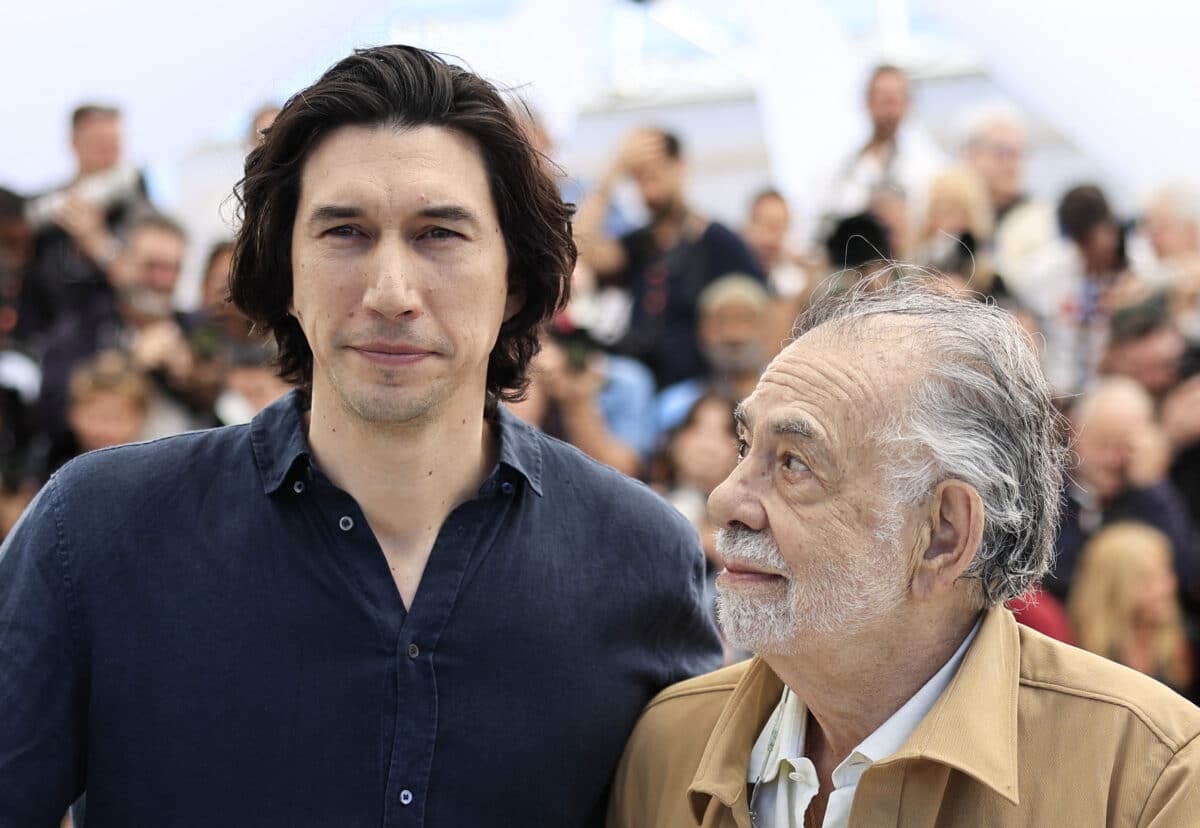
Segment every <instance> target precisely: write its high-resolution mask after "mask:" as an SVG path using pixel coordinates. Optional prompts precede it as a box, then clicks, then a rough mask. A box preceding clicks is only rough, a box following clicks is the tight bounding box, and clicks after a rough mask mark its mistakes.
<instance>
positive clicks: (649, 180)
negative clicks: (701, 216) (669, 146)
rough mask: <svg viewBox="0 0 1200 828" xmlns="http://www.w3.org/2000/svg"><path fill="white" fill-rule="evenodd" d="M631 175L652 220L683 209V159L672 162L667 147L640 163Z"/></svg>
mask: <svg viewBox="0 0 1200 828" xmlns="http://www.w3.org/2000/svg"><path fill="white" fill-rule="evenodd" d="M629 174H630V175H631V176H632V177H633V180H634V182H635V183H636V184H637V188H638V192H639V193H641V196H642V203H644V204H645V205H646V210H647V211H649V213H650V215H651V217H652V218H655V219H657V218H661V217H663V216H666V215H668V214H670V213H672V212H674V211H676V210H678V209H679V208H680V207H681V206H682V204H683V175H684V164H683V159H682V158H672V157H671V156H670V155H668V154H667V151H666V149H665V147H664V148H662V149H660V150H659V151H658V152H655V153H652V154H648V155H647V156H646V157H643V158H640V159H638V161H637V162H636V163H635V164H634V165H633V167H632V168H631V169H630V171H629Z"/></svg>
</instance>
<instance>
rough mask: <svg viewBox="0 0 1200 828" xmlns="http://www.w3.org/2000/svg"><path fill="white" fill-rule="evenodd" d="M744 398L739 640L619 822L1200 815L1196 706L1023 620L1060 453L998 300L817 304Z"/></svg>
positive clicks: (654, 731) (1166, 819)
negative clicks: (740, 653) (1021, 600)
mask: <svg viewBox="0 0 1200 828" xmlns="http://www.w3.org/2000/svg"><path fill="white" fill-rule="evenodd" d="M799 332H800V336H799V337H798V339H797V340H796V341H795V342H794V343H793V344H791V345H789V346H788V347H787V348H786V349H785V350H784V351H783V352H782V353H781V354H780V355H779V356H778V357H777V358H776V359H775V360H774V362H772V364H771V365H770V366H769V367H768V369H767V371H766V372H765V374H764V375H763V377H762V379H761V381H760V382H759V384H758V386H757V388H756V389H755V391H754V393H753V394H751V395H750V397H748V398H747V399H746V400H745V401H744V402H743V404H742V405H741V406H739V409H738V420H739V426H740V427H739V443H740V457H741V460H740V462H739V465H738V466H737V467H736V468H735V470H734V471H733V473H732V474H731V475H730V476H729V478H728V479H727V480H726V481H725V482H724V483H723V484H722V485H721V486H720V487H719V488H717V489H716V490H715V491H714V492H713V494H712V496H711V498H710V499H709V512H710V514H711V517H712V518H713V523H714V524H715V525H717V526H719V527H721V528H720V529H719V530H718V537H717V543H718V549H719V551H720V552H721V554H722V556H723V558H724V560H725V562H726V569H725V570H724V571H723V572H722V573H721V575H720V577H719V578H718V581H717V587H718V590H719V597H718V614H719V618H720V621H721V624H722V626H723V628H724V630H725V634H726V636H728V638H729V640H730V641H731V642H732V643H733V644H735V645H736V646H739V647H742V648H745V649H748V650H752V651H754V652H756V653H757V654H758V655H757V657H755V658H754V659H752V660H750V661H748V662H743V663H742V664H738V665H735V666H733V667H729V668H726V669H724V670H721V671H718V672H716V673H712V674H709V675H707V676H702V677H700V678H697V679H692V680H690V681H686V682H683V683H681V684H678V685H675V686H674V687H671V688H668V689H667V690H665V691H663V692H662V693H661V694H660V695H659V696H658V697H657V698H656V699H654V700H653V701H652V702H651V703H650V705H649V706H648V707H647V709H646V711H645V713H644V714H643V716H642V719H641V720H640V722H639V724H638V726H637V728H636V729H635V731H634V733H633V736H632V737H631V739H630V742H629V744H628V746H627V747H626V751H625V755H624V758H623V759H622V762H621V766H620V768H619V770H618V773H617V777H616V780H615V782H614V787H613V793H612V800H611V807H610V810H609V825H610V826H612V828H617V826H630V827H631V828H632V826H740V827H741V828H751V826H754V828H767V827H768V826H769V827H770V828H779V826H825V828H834V826H837V828H841V827H842V826H851V828H860V827H862V826H871V827H872V828H875V826H886V825H900V826H905V828H910V826H913V827H915V826H935V825H938V826H942V825H987V826H1060V825H1087V826H1097V825H1111V826H1118V825H1120V826H1127V825H1128V826H1133V825H1138V826H1143V825H1144V826H1151V825H1153V826H1176V825H1178V826H1183V825H1193V826H1194V825H1196V824H1197V820H1200V738H1197V735H1198V734H1200V709H1198V708H1196V707H1194V706H1193V705H1191V704H1190V703H1188V702H1187V701H1185V700H1184V699H1183V698H1181V697H1179V696H1177V695H1175V694H1174V693H1173V692H1171V691H1170V690H1168V689H1167V688H1166V687H1165V686H1163V685H1161V684H1159V683H1157V682H1155V681H1154V680H1153V679H1150V678H1147V677H1145V676H1142V675H1140V674H1138V673H1135V672H1134V671H1132V670H1128V669H1126V668H1124V667H1121V666H1119V665H1117V664H1114V663H1112V662H1109V661H1106V660H1104V659H1102V658H1100V657H1098V656H1094V655H1091V654H1088V653H1085V652H1083V651H1081V650H1077V649H1075V648H1072V647H1068V646H1066V645H1064V644H1060V643H1058V642H1056V641H1053V640H1051V639H1049V638H1046V637H1044V636H1042V635H1040V634H1038V633H1036V632H1034V631H1032V630H1030V629H1028V628H1025V627H1022V626H1019V625H1018V624H1017V623H1016V621H1015V620H1014V619H1013V616H1012V614H1011V613H1010V612H1009V611H1008V609H1006V608H1005V606H1004V602H1005V601H1007V600H1009V599H1011V598H1014V597H1016V596H1018V595H1021V594H1022V593H1024V592H1025V591H1026V590H1027V589H1028V588H1029V587H1030V586H1031V585H1033V584H1034V583H1036V582H1037V581H1038V579H1039V578H1041V577H1042V576H1043V575H1044V574H1045V573H1046V571H1047V569H1048V568H1049V565H1050V562H1051V555H1052V553H1051V550H1052V546H1053V538H1054V532H1055V527H1056V523H1057V519H1058V514H1059V501H1060V496H1061V495H1060V493H1061V491H1062V480H1063V463H1064V460H1065V458H1066V455H1067V450H1066V448H1065V446H1064V445H1063V443H1062V442H1061V435H1062V433H1063V432H1062V426H1061V421H1060V418H1059V417H1058V416H1057V415H1056V414H1055V409H1054V407H1053V405H1052V404H1051V396H1050V394H1051V392H1050V388H1049V386H1048V385H1047V383H1046V381H1045V379H1044V377H1043V376H1042V373H1041V370H1040V368H1039V365H1038V359H1037V356H1036V354H1035V352H1034V350H1033V348H1032V347H1031V346H1030V344H1029V342H1028V341H1027V339H1026V336H1025V335H1024V334H1023V332H1022V331H1021V329H1020V327H1019V325H1018V323H1017V322H1016V321H1015V320H1014V319H1013V318H1012V317H1010V316H1009V315H1008V314H1006V313H1005V312H1003V311H1001V310H999V309H998V308H996V307H994V306H988V305H985V304H981V303H977V302H973V301H971V300H965V299H958V298H954V297H951V296H947V295H945V294H944V293H942V292H940V291H939V290H938V289H937V288H936V287H934V286H933V285H931V284H928V283H925V282H923V281H922V280H918V279H914V278H911V277H910V278H907V279H904V280H902V281H900V282H899V283H897V284H894V285H892V286H890V287H887V288H884V289H882V290H878V291H871V290H867V289H860V290H857V291H855V292H852V293H851V294H848V295H843V296H834V297H829V298H826V299H823V300H821V301H819V302H818V303H817V304H816V305H815V306H814V307H813V309H812V310H811V311H810V313H809V314H808V315H807V317H806V318H805V319H803V320H802V321H801V324H800V326H799Z"/></svg>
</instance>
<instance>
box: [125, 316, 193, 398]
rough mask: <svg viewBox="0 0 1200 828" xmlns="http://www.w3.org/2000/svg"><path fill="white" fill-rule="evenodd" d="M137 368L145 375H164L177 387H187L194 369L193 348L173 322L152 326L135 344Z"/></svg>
mask: <svg viewBox="0 0 1200 828" xmlns="http://www.w3.org/2000/svg"><path fill="white" fill-rule="evenodd" d="M132 352H133V361H134V364H135V365H137V366H138V367H139V368H141V369H142V370H143V371H159V370H161V371H165V372H166V374H167V377H168V378H169V379H170V380H171V381H172V382H174V383H184V382H186V381H187V379H188V378H189V377H190V376H191V373H192V369H193V368H194V367H195V358H194V357H193V355H192V349H191V346H189V345H188V342H187V339H185V338H184V335H183V331H182V330H180V328H179V326H178V325H177V324H175V322H174V321H172V320H170V319H163V320H161V321H158V322H152V323H151V324H149V325H147V326H146V327H144V328H142V329H141V330H140V331H139V332H138V334H137V338H136V339H134V341H133V348H132Z"/></svg>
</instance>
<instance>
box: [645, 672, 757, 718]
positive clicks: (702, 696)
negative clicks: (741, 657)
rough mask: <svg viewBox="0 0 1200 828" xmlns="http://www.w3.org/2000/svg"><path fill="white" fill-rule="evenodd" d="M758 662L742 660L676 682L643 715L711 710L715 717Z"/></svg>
mask: <svg viewBox="0 0 1200 828" xmlns="http://www.w3.org/2000/svg"><path fill="white" fill-rule="evenodd" d="M754 663H755V662H754V660H753V659H751V660H748V661H739V662H738V663H736V664H731V665H729V666H728V667H722V668H721V669H719V670H714V671H713V672H711V673H705V674H704V675H702V676H696V677H695V678H690V679H686V680H684V681H681V682H678V683H676V684H672V685H671V686H670V687H668V688H666V689H665V690H663V691H662V692H660V693H659V694H658V695H657V696H655V697H654V698H652V699H651V700H650V703H649V704H647V705H646V711H645V713H644V714H643V715H644V716H645V717H646V718H656V719H675V718H684V719H690V718H691V717H693V716H695V715H697V714H701V715H703V714H706V713H707V714H709V715H711V716H712V717H713V718H714V719H715V718H716V716H718V715H720V712H721V710H723V709H724V707H725V705H726V703H728V701H729V698H730V696H732V695H733V691H734V690H736V689H737V686H738V684H739V683H740V682H741V681H742V679H744V678H745V677H746V673H748V672H749V671H750V669H751V667H752V666H753V665H754Z"/></svg>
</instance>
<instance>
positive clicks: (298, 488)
mask: <svg viewBox="0 0 1200 828" xmlns="http://www.w3.org/2000/svg"><path fill="white" fill-rule="evenodd" d="M292 491H293V492H295V493H296V494H300V493H301V492H302V491H304V481H303V480H297V481H296V482H295V483H293V484H292Z"/></svg>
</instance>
